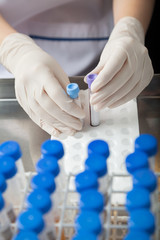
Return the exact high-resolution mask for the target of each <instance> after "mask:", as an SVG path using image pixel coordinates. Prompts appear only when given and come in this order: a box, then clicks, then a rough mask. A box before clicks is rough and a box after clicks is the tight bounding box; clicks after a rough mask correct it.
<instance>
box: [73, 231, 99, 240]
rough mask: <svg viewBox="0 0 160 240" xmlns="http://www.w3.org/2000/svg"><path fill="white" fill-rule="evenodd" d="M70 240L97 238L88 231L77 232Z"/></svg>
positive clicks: (96, 239)
mask: <svg viewBox="0 0 160 240" xmlns="http://www.w3.org/2000/svg"><path fill="white" fill-rule="evenodd" d="M72 240H98V238H97V236H96V235H95V234H93V233H90V232H88V231H79V232H77V233H75V235H74V236H73V238H72Z"/></svg>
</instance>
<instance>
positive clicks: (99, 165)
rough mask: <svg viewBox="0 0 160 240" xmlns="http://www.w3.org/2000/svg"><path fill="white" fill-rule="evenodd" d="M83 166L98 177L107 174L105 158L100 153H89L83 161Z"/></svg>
mask: <svg viewBox="0 0 160 240" xmlns="http://www.w3.org/2000/svg"><path fill="white" fill-rule="evenodd" d="M85 168H86V169H87V170H92V171H93V172H95V173H96V174H97V176H98V178H99V177H103V176H104V175H106V174H107V163H106V158H105V157H104V156H102V155H100V154H96V153H91V154H90V155H89V157H88V158H87V159H86V161H85Z"/></svg>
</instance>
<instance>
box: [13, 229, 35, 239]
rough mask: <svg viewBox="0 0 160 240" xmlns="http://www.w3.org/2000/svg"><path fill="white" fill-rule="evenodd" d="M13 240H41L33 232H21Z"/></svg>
mask: <svg viewBox="0 0 160 240" xmlns="http://www.w3.org/2000/svg"><path fill="white" fill-rule="evenodd" d="M13 240H39V238H38V237H37V234H36V233H34V232H32V231H20V232H19V233H17V235H16V236H14V238H13Z"/></svg>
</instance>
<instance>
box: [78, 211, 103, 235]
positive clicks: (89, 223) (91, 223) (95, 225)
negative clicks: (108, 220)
mask: <svg viewBox="0 0 160 240" xmlns="http://www.w3.org/2000/svg"><path fill="white" fill-rule="evenodd" d="M75 229H76V231H77V232H79V231H80V230H81V229H82V230H84V231H87V232H89V233H92V234H95V235H96V236H98V235H99V234H100V233H101V231H102V223H101V220H100V217H99V214H98V213H97V212H94V211H81V212H80V213H79V215H78V216H77V218H76V220H75Z"/></svg>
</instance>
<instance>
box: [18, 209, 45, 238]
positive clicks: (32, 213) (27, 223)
mask: <svg viewBox="0 0 160 240" xmlns="http://www.w3.org/2000/svg"><path fill="white" fill-rule="evenodd" d="M17 225H18V229H19V230H29V231H33V232H35V233H40V232H41V231H42V230H43V228H44V220H43V218H42V214H41V213H40V212H39V211H38V210H36V209H33V208H32V209H27V210H26V211H24V212H22V213H21V214H20V215H19V216H18V219H17Z"/></svg>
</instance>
